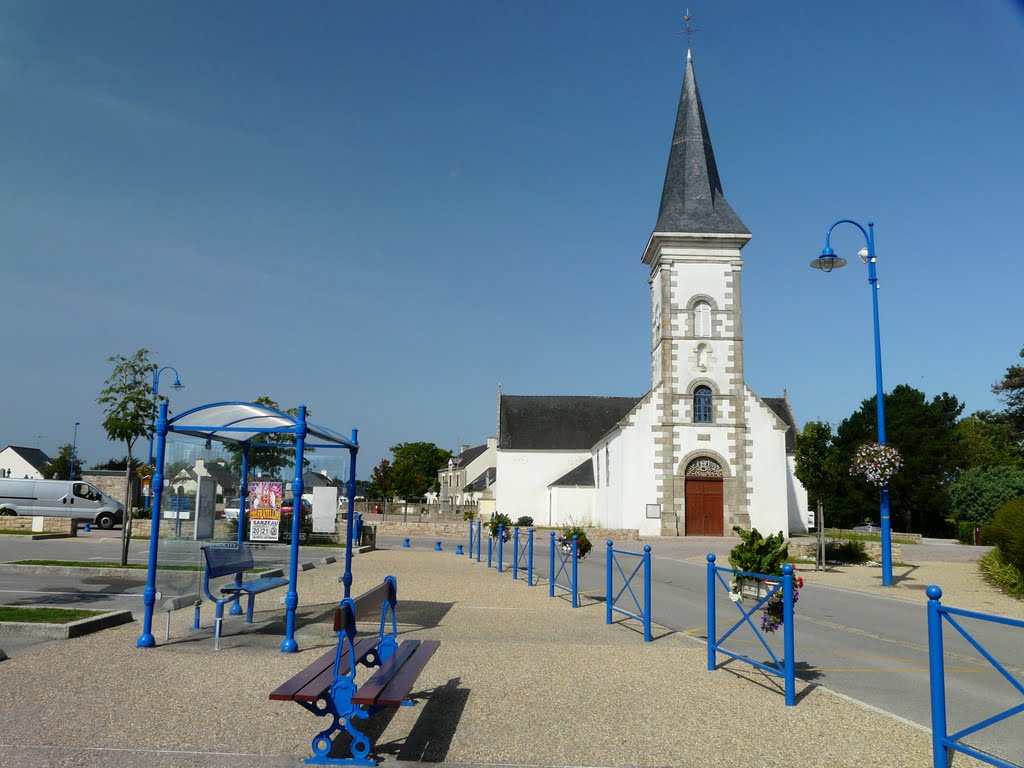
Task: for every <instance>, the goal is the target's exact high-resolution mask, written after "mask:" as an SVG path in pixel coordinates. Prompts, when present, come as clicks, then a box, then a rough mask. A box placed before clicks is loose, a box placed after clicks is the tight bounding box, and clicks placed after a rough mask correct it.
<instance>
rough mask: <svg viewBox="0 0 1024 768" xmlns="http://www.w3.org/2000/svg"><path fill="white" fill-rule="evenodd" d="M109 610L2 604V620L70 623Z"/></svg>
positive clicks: (0, 616)
mask: <svg viewBox="0 0 1024 768" xmlns="http://www.w3.org/2000/svg"><path fill="white" fill-rule="evenodd" d="M104 613H109V611H87V610H84V609H78V608H14V607H11V606H6V605H0V621H21V622H29V623H32V624H69V623H71V622H72V621H78V620H79V619H88V618H91V617H92V616H102V615H103V614H104Z"/></svg>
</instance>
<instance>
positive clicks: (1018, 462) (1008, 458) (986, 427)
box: [956, 411, 1024, 470]
mask: <svg viewBox="0 0 1024 768" xmlns="http://www.w3.org/2000/svg"><path fill="white" fill-rule="evenodd" d="M956 432H957V436H958V437H959V439H960V444H961V447H962V449H963V460H964V463H963V469H964V470H968V469H971V468H974V467H977V468H987V467H1014V466H1015V467H1024V451H1021V449H1020V446H1019V445H1017V444H1016V443H1015V442H1014V440H1013V430H1012V428H1011V426H1010V424H1009V421H1008V419H1007V418H1006V414H1003V413H992V412H991V411H978V412H977V413H975V414H972V415H970V416H965V417H964V418H962V419H960V421H958V422H957V425H956Z"/></svg>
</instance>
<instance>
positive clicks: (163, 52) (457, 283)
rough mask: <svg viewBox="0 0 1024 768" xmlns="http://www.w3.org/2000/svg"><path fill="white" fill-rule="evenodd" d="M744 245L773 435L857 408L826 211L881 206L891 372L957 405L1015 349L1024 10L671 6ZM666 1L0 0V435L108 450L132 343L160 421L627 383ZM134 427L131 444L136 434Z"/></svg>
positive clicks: (851, 289)
mask: <svg viewBox="0 0 1024 768" xmlns="http://www.w3.org/2000/svg"><path fill="white" fill-rule="evenodd" d="M690 8H691V9H692V11H693V13H694V25H695V26H696V27H698V28H699V30H700V31H699V32H698V33H697V34H696V35H695V37H694V40H693V56H694V64H695V68H696V73H697V79H698V83H699V86H700V89H701V95H702V97H703V101H704V107H705V110H706V114H707V119H708V123H709V127H710V131H711V136H712V139H713V142H714V146H715V152H716V156H717V159H718V165H719V170H720V172H721V176H722V180H723V185H724V188H725V193H726V196H727V198H728V200H729V201H730V203H731V204H732V207H733V208H734V209H735V210H736V211H737V213H738V214H739V215H740V217H741V218H742V219H743V221H744V222H745V223H746V224H747V226H748V227H749V228H750V230H751V231H752V232H753V240H752V241H751V242H750V244H749V245H748V246H747V247H746V248H745V249H744V251H743V254H744V256H745V259H746V263H745V268H744V273H743V299H744V312H745V314H744V332H745V341H746V373H747V379H748V381H749V383H750V384H751V386H752V387H753V388H754V390H755V391H757V392H758V393H759V394H761V395H764V396H774V395H779V394H781V392H782V390H783V389H784V388H785V389H787V390H788V392H789V396H790V398H791V400H792V403H793V406H794V408H795V410H796V414H797V417H798V419H799V420H800V421H801V422H804V421H806V420H810V419H825V420H829V421H832V422H838V421H839V420H841V419H842V418H843V417H845V416H847V415H848V414H849V413H850V412H852V411H853V410H855V409H856V408H857V407H858V405H859V403H860V401H861V400H862V399H864V398H866V397H870V396H872V395H873V394H874V368H873V357H872V330H871V301H870V293H869V291H868V287H867V279H866V278H867V272H866V269H865V268H864V267H862V266H861V265H860V264H859V262H857V261H856V259H855V254H856V252H857V250H859V249H860V248H861V247H862V244H863V242H862V239H861V237H860V235H859V234H858V233H857V232H856V231H855V230H854V229H852V228H845V229H840V230H837V233H836V237H835V238H834V241H833V245H834V246H835V247H836V249H837V251H840V252H841V253H842V254H844V255H846V256H847V257H848V258H853V259H854V261H853V263H852V264H851V265H850V267H848V268H847V269H844V270H842V271H840V272H836V273H834V274H831V275H823V274H820V273H817V272H814V271H812V270H810V269H809V268H808V266H807V264H808V262H809V260H810V259H812V258H813V257H814V256H815V255H816V254H817V253H818V252H819V251H820V249H821V246H822V243H823V239H824V234H825V230H826V229H827V227H828V225H829V224H830V223H832V222H833V221H834V220H836V219H840V218H853V219H856V220H858V221H861V222H863V223H866V222H867V221H868V220H874V221H875V222H876V234H877V253H878V271H879V277H880V282H881V285H882V290H881V293H880V301H881V319H882V343H883V355H884V363H885V383H886V388H887V389H891V388H892V387H893V386H895V385H897V384H901V383H906V384H910V385H912V386H915V387H918V388H920V389H923V390H924V391H925V392H926V393H927V394H928V395H929V396H932V395H935V394H938V393H941V392H943V391H948V392H951V393H953V394H955V395H956V396H957V397H959V398H960V399H961V400H963V401H965V402H966V405H967V412H971V411H974V410H978V409H983V408H993V407H996V406H997V402H996V400H995V399H994V397H993V396H992V394H991V392H990V387H991V385H992V383H993V381H995V380H996V379H998V378H999V377H1000V376H1001V375H1002V373H1003V372H1004V371H1005V369H1006V367H1007V366H1008V365H1010V364H1012V363H1014V362H1016V361H1017V353H1018V351H1019V350H1020V349H1021V347H1022V345H1024V333H1022V323H1021V318H1022V309H1021V306H1022V304H1021V287H1020V286H1021V283H1022V276H1024V269H1022V267H1021V266H1020V264H1021V259H1020V250H1021V243H1020V231H1021V224H1022V221H1024V216H1022V213H1021V210H1022V203H1024V195H1022V188H1024V182H1022V179H1024V149H1022V143H1024V142H1022V136H1024V45H1022V43H1024V35H1022V33H1024V12H1022V10H1021V5H1020V4H1018V3H1014V2H1010V0H1004V1H1002V2H1000V1H999V0H979V2H974V3H965V2H962V1H961V2H951V1H950V2H947V1H946V0H927V1H925V0H917V1H910V0H906V1H901V2H876V1H868V2H858V3H831V2H829V3H823V2H810V1H808V2H792V3H766V2H761V1H757V2H755V1H753V0H749V1H741V0H737V1H736V2H715V3H711V2H700V1H699V0H690ZM684 10H685V6H684V4H681V3H678V2H667V1H666V2H662V1H660V0H659V1H653V0H652V1H650V2H642V3H623V2H608V1H588V2H582V1H579V2H577V1H575V0H563V1H561V2H550V1H549V0H543V1H540V0H520V1H518V2H515V3H497V2H482V1H480V0H476V1H474V2H469V1H468V0H463V1H456V0H445V1H444V2H441V1H440V0H438V1H437V2H411V1H394V2H388V3H372V2H360V3H354V2H333V3H328V2H317V3H302V4H300V5H298V6H289V5H287V4H284V3H255V2H246V3H241V2H234V3H226V2H225V3H213V4H211V3H201V2H176V3H155V2H137V3H124V2H59V3H58V2H45V1H42V2H37V1H33V2H28V1H27V0H26V1H23V2H0V95H2V101H3V104H4V118H3V121H2V123H0V168H2V172H0V248H2V253H3V276H2V285H3V287H4V290H3V297H4V298H3V310H4V312H3V315H4V321H5V326H6V327H5V333H3V334H2V336H0V359H2V360H3V361H4V364H5V365H4V371H3V375H2V376H0V444H7V443H16V444H25V445H32V446H38V447H40V448H42V449H43V450H44V451H47V452H49V453H52V452H54V450H55V448H56V446H57V445H58V444H60V443H67V442H71V440H72V433H73V425H74V422H75V421H80V422H81V427H80V428H79V432H78V446H79V451H80V453H81V454H82V456H83V457H84V458H85V459H86V461H87V462H89V463H96V462H99V461H102V460H105V459H107V458H109V457H111V456H121V455H123V454H124V448H123V446H121V445H115V444H112V443H108V442H107V441H106V439H105V436H104V434H103V431H102V428H101V426H100V423H101V421H102V419H103V415H102V411H101V409H100V407H99V406H98V405H97V404H96V402H95V398H96V396H97V394H98V392H99V390H100V388H101V387H102V385H103V382H104V380H105V379H106V377H107V375H108V374H109V371H110V366H109V364H108V363H107V361H106V359H107V357H109V356H110V355H113V354H124V355H131V354H132V353H133V352H134V351H135V350H136V349H138V348H139V347H148V348H149V349H151V350H153V352H154V360H155V361H156V362H158V363H159V364H161V365H173V366H175V367H176V368H177V369H178V371H179V372H180V374H181V379H182V381H183V382H184V383H185V384H186V385H187V388H186V389H184V390H182V391H181V392H173V391H172V390H171V389H170V383H171V381H172V380H173V379H172V378H171V377H169V376H168V375H167V374H165V375H164V377H163V378H162V379H161V392H162V393H166V394H170V395H171V396H172V408H174V409H175V410H178V411H180V410H183V409H184V408H187V407H191V406H195V405H199V404H202V403H206V402H211V401H216V400H228V399H240V400H249V399H254V398H256V397H258V396H260V395H269V396H271V397H273V398H275V399H276V400H278V401H279V402H280V403H281V404H282V405H284V406H292V405H297V404H299V403H305V404H306V405H307V406H309V408H311V409H312V412H313V420H314V421H317V422H319V423H322V424H325V425H327V426H330V427H332V428H334V429H337V430H339V431H342V432H347V431H348V430H349V429H351V428H352V427H358V428H359V430H360V439H361V444H362V446H363V449H362V451H361V453H360V471H359V475H360V477H365V476H367V475H368V474H369V470H370V468H371V466H372V465H373V464H375V463H376V462H377V461H378V460H379V459H381V458H383V457H385V456H386V455H387V453H388V448H389V446H391V445H392V444H394V443H396V442H402V441H415V440H427V441H433V442H436V443H438V444H439V445H441V446H443V447H447V448H452V449H456V448H457V445H458V443H459V442H463V443H469V444H479V443H481V442H483V441H484V439H485V438H486V437H487V436H488V435H492V434H494V432H495V407H496V400H497V387H498V383H499V382H500V383H501V385H502V387H503V389H504V391H505V392H506V393H512V394H552V395H557V394H572V395H581V394H593V395H636V396H639V395H642V394H643V393H644V392H646V391H647V390H648V389H649V388H650V374H649V353H648V345H649V325H648V323H649V303H648V302H649V297H648V286H647V269H646V268H645V267H644V266H643V265H642V264H641V263H640V255H641V253H642V252H643V249H644V246H645V245H646V243H647V239H648V237H649V236H650V234H651V230H652V228H653V226H654V222H655V219H656V217H657V212H658V203H659V200H660V195H661V187H662V182H663V179H664V173H665V165H666V161H667V157H668V150H669V141H670V138H671V133H672V126H673V120H674V117H675V110H676V105H677V102H678V97H679V90H680V85H681V82H682V76H683V68H684V62H685V57H686V39H685V37H684V36H682V35H680V34H678V33H677V32H678V30H679V29H680V28H681V26H682V21H681V17H682V14H683V11H684ZM145 449H146V446H145V444H144V443H142V444H140V446H139V448H138V449H137V452H141V453H142V454H143V455H144V454H145Z"/></svg>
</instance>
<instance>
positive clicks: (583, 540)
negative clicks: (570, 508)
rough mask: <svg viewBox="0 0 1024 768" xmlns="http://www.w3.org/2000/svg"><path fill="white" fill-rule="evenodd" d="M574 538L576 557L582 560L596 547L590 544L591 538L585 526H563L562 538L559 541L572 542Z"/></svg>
mask: <svg viewBox="0 0 1024 768" xmlns="http://www.w3.org/2000/svg"><path fill="white" fill-rule="evenodd" d="M573 536H575V537H576V555H577V557H579V559H580V560H582V559H583V558H584V557H586V556H587V554H588V553H589V552H590V550H591V549H593V548H594V545H593V544H591V543H590V538H589V537H588V536H587V532H586V531H585V530H584V529H583V526H581V525H579V524H577V523H573V522H570V523H569V524H568V525H564V526H562V538H561V539H559V541H563V540H564V541H568V542H572V537H573Z"/></svg>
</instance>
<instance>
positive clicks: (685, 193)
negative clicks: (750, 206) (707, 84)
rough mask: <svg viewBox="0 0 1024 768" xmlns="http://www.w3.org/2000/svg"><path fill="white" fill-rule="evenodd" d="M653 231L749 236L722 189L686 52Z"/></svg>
mask: <svg viewBox="0 0 1024 768" xmlns="http://www.w3.org/2000/svg"><path fill="white" fill-rule="evenodd" d="M654 231H655V232H661V233H694V234H729V235H749V234H750V231H749V230H748V229H747V228H746V226H744V224H743V222H742V221H740V217H739V216H737V215H736V213H735V212H734V211H733V209H732V208H730V207H729V203H727V202H726V200H725V195H724V194H723V192H722V181H721V179H719V177H718V166H717V165H716V164H715V151H714V149H712V147H711V136H710V135H709V134H708V126H707V122H706V121H705V120H704V107H703V105H702V104H701V101H700V91H699V90H698V89H697V78H696V77H695V76H694V74H693V58H692V57H691V56H690V52H689V51H687V52H686V74H685V76H684V77H683V89H682V93H681V94H680V96H679V110H678V111H677V112H676V126H675V132H674V133H673V135H672V149H671V151H670V152H669V156H668V169H667V170H666V172H665V187H664V189H663V190H662V193H661V209H660V210H659V212H658V223H657V225H656V226H655V228H654Z"/></svg>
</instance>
